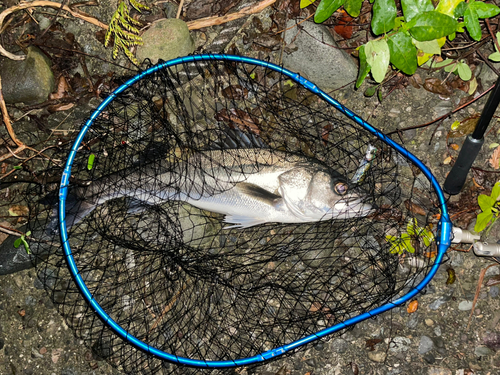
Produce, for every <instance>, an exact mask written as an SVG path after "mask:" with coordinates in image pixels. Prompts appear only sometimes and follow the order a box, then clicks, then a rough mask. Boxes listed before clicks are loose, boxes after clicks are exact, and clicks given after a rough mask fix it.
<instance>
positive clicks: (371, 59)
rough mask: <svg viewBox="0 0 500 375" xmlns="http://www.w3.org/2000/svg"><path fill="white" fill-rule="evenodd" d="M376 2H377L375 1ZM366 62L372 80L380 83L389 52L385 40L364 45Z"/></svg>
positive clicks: (388, 58)
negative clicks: (369, 67)
mask: <svg viewBox="0 0 500 375" xmlns="http://www.w3.org/2000/svg"><path fill="white" fill-rule="evenodd" d="M377 1H378V0H377ZM365 53H366V62H367V63H368V65H370V66H371V72H372V76H373V79H374V80H375V81H377V82H379V83H380V82H382V81H383V80H384V78H385V74H386V73H387V68H388V67H389V61H390V55H391V53H390V51H389V46H388V44H387V41H386V40H385V39H379V40H370V41H369V42H368V43H366V44H365Z"/></svg>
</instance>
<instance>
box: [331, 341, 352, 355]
mask: <svg viewBox="0 0 500 375" xmlns="http://www.w3.org/2000/svg"><path fill="white" fill-rule="evenodd" d="M331 347H332V350H333V351H334V352H336V353H345V352H346V351H347V347H348V344H347V341H345V340H344V339H335V340H333V342H332V343H331Z"/></svg>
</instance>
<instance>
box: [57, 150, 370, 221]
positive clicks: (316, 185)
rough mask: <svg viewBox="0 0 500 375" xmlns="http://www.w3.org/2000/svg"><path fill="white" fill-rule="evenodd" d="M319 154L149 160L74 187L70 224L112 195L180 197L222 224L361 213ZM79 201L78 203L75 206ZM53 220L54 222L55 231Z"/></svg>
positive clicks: (210, 153) (216, 153) (147, 199)
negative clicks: (130, 169) (207, 212)
mask: <svg viewBox="0 0 500 375" xmlns="http://www.w3.org/2000/svg"><path fill="white" fill-rule="evenodd" d="M351 185H352V184H351V183H350V181H349V180H348V179H347V178H346V177H344V176H343V175H342V174H340V173H339V172H337V171H336V170H335V169H333V168H331V167H329V166H327V165H325V164H324V163H322V162H320V161H318V160H317V159H314V158H310V157H306V156H302V155H297V154H294V153H290V152H284V151H277V150H270V149H266V148H244V149H214V150H206V151H199V152H196V153H193V154H192V155H191V156H189V157H186V158H185V160H180V161H179V160H178V161H177V162H175V163H172V162H168V161H165V159H164V160H163V161H162V162H159V163H150V165H145V166H142V167H141V168H139V169H136V170H135V171H133V172H132V173H128V172H127V171H126V170H125V171H120V172H117V173H114V174H110V175H108V176H103V177H100V178H98V179H96V180H94V181H92V182H91V183H90V184H89V185H88V186H79V187H75V188H73V189H72V192H71V193H70V195H69V196H68V202H69V203H68V204H67V210H66V225H67V228H70V227H71V226H73V225H75V224H77V223H78V222H80V221H81V220H83V218H85V217H86V216H87V215H89V214H90V213H91V212H92V211H93V210H94V209H95V208H96V207H98V206H99V205H102V204H104V203H106V202H107V201H109V200H112V199H117V198H123V197H128V198H131V199H132V200H134V202H136V203H135V204H134V206H135V207H141V206H142V207H147V205H157V204H163V203H165V202H167V201H182V202H185V203H188V204H190V205H192V206H194V207H197V208H199V209H201V210H206V211H210V212H214V213H218V214H221V215H224V219H223V222H224V223H226V224H229V225H228V226H226V227H224V228H225V229H231V228H250V227H253V226H256V225H261V224H266V223H308V222H317V221H324V220H332V219H336V220H342V219H350V218H356V217H364V216H367V215H369V214H371V213H372V212H373V207H372V205H371V204H370V203H369V202H366V198H367V197H366V194H364V193H363V192H362V191H361V190H360V189H358V188H353V187H352V186H351ZM75 202H77V203H75ZM56 226H57V222H54V223H52V224H51V227H52V230H55V228H56Z"/></svg>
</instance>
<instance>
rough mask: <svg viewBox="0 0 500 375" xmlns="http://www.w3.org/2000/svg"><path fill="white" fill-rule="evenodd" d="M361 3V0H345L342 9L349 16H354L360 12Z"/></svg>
mask: <svg viewBox="0 0 500 375" xmlns="http://www.w3.org/2000/svg"><path fill="white" fill-rule="evenodd" d="M362 5H363V0H346V2H345V3H344V9H345V11H346V12H347V13H349V15H350V16H351V17H353V18H356V17H357V16H359V13H360V12H361V6H362Z"/></svg>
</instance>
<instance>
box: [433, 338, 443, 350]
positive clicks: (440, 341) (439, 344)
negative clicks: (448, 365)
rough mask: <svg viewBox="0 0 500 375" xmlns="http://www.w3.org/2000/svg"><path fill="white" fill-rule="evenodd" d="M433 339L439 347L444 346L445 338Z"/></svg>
mask: <svg viewBox="0 0 500 375" xmlns="http://www.w3.org/2000/svg"><path fill="white" fill-rule="evenodd" d="M432 341H433V342H434V345H436V347H437V348H444V340H443V338H442V337H433V338H432Z"/></svg>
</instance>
